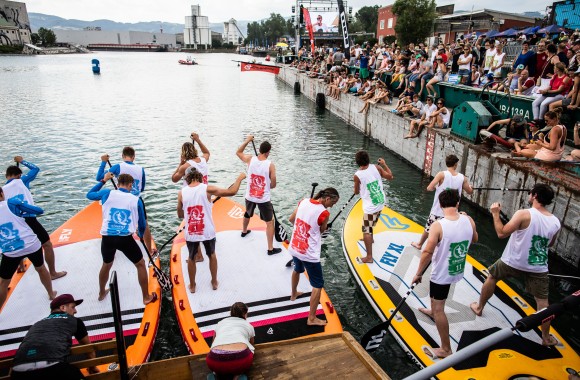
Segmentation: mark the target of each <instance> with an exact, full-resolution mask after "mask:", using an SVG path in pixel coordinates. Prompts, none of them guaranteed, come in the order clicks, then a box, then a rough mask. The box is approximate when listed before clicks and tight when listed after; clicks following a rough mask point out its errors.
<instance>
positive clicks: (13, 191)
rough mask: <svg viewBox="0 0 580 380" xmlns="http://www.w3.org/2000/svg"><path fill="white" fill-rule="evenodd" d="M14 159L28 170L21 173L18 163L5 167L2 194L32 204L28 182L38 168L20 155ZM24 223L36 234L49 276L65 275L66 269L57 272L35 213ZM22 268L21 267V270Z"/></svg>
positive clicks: (48, 243) (51, 249)
mask: <svg viewBox="0 0 580 380" xmlns="http://www.w3.org/2000/svg"><path fill="white" fill-rule="evenodd" d="M14 161H15V162H16V163H17V164H22V165H24V166H26V167H27V168H28V169H30V171H29V172H28V173H27V174H23V173H22V169H20V168H19V167H18V165H12V166H9V167H8V168H6V179H7V181H6V185H4V196H5V197H6V199H11V198H16V199H18V200H21V201H24V202H26V203H28V204H30V205H34V199H33V198H32V193H31V192H30V183H31V182H32V181H34V179H35V178H36V176H37V175H38V172H40V169H39V168H38V166H36V165H34V164H32V163H30V162H28V161H25V160H24V158H22V156H16V157H14ZM24 220H25V221H26V224H28V226H29V227H30V228H32V230H33V231H34V233H35V234H36V236H37V237H38V239H39V240H40V243H41V244H42V249H43V250H44V256H45V260H46V264H47V265H48V271H49V272H50V277H51V278H52V279H53V280H56V279H59V278H61V277H63V276H65V275H66V271H62V272H57V271H56V264H55V258H54V248H53V247H52V243H51V241H50V236H49V235H48V232H46V229H45V228H44V227H43V226H42V224H40V222H39V221H38V219H36V216H35V215H28V216H25V217H24ZM22 269H23V268H21V270H22Z"/></svg>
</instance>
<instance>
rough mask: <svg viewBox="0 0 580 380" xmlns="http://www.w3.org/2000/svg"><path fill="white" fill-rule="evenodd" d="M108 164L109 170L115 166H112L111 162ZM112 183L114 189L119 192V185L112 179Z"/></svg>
mask: <svg viewBox="0 0 580 380" xmlns="http://www.w3.org/2000/svg"><path fill="white" fill-rule="evenodd" d="M107 164H109V168H112V167H113V165H111V161H109V160H107ZM111 183H112V184H113V187H114V188H115V190H119V189H117V184H116V183H115V181H113V178H111Z"/></svg>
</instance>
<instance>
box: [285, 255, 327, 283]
mask: <svg viewBox="0 0 580 380" xmlns="http://www.w3.org/2000/svg"><path fill="white" fill-rule="evenodd" d="M292 261H293V262H294V272H298V273H304V269H306V272H307V273H308V280H310V285H311V286H312V287H313V288H317V289H322V288H323V287H324V278H322V265H320V263H319V262H318V263H311V262H309V261H302V260H300V259H298V258H296V257H292Z"/></svg>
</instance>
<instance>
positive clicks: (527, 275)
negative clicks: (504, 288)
mask: <svg viewBox="0 0 580 380" xmlns="http://www.w3.org/2000/svg"><path fill="white" fill-rule="evenodd" d="M488 269H489V273H491V275H492V276H493V278H495V279H496V280H498V281H501V280H505V279H506V278H510V277H516V278H519V279H522V278H523V279H524V281H525V283H526V290H527V291H528V292H529V293H531V294H532V295H533V296H534V297H536V298H538V299H546V300H547V299H548V291H549V288H550V282H549V279H548V272H543V273H534V272H526V271H523V270H520V269H516V268H512V267H510V266H509V265H507V264H506V263H504V262H503V261H501V259H499V260H497V261H496V262H495V263H493V264H492V265H491V266H490V267H489V268H488Z"/></svg>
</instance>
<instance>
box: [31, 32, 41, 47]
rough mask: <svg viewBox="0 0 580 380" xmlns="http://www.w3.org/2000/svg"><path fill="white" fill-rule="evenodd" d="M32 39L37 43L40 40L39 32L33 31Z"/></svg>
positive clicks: (34, 43) (33, 42)
mask: <svg viewBox="0 0 580 380" xmlns="http://www.w3.org/2000/svg"><path fill="white" fill-rule="evenodd" d="M30 41H32V44H33V45H37V44H38V43H39V42H40V36H39V35H38V33H32V34H31V35H30Z"/></svg>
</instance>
